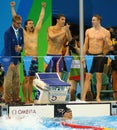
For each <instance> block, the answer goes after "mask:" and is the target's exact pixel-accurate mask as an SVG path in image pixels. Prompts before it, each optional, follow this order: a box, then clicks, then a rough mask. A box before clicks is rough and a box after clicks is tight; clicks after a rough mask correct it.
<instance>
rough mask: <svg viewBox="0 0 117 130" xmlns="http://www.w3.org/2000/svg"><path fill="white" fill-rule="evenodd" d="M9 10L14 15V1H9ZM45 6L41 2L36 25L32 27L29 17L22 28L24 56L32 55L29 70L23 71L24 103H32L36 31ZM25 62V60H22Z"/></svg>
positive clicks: (39, 25) (36, 64)
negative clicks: (27, 71)
mask: <svg viewBox="0 0 117 130" xmlns="http://www.w3.org/2000/svg"><path fill="white" fill-rule="evenodd" d="M10 5H11V11H12V16H15V15H16V12H15V10H14V6H15V2H14V1H13V2H11V3H10ZM45 7H46V3H45V2H42V9H41V12H40V16H39V19H38V21H37V24H36V26H35V27H34V23H33V20H31V19H29V20H26V21H25V27H24V29H23V31H24V51H25V56H28V58H30V57H32V56H33V58H32V61H31V65H30V70H29V73H28V75H26V73H25V78H24V82H23V86H22V87H23V95H24V103H32V102H33V100H32V88H33V85H32V82H33V79H34V76H35V72H37V71H38V61H37V60H38V59H37V56H38V50H37V49H38V48H37V46H38V33H39V30H40V28H41V26H42V22H43V19H44V15H45ZM24 62H25V61H24ZM27 91H28V98H27V95H26V93H27Z"/></svg>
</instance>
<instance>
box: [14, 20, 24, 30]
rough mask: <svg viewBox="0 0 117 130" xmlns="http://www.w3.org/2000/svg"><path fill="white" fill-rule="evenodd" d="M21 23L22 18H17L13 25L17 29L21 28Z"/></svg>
mask: <svg viewBox="0 0 117 130" xmlns="http://www.w3.org/2000/svg"><path fill="white" fill-rule="evenodd" d="M21 24H22V20H15V21H14V22H13V26H14V28H15V29H18V28H20V27H21Z"/></svg>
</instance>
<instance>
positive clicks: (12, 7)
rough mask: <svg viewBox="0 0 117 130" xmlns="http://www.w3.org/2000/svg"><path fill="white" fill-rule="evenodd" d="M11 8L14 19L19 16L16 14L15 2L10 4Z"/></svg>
mask: <svg viewBox="0 0 117 130" xmlns="http://www.w3.org/2000/svg"><path fill="white" fill-rule="evenodd" d="M10 6H11V14H12V17H14V16H15V15H17V14H16V12H15V8H14V6H15V1H12V2H11V3H10Z"/></svg>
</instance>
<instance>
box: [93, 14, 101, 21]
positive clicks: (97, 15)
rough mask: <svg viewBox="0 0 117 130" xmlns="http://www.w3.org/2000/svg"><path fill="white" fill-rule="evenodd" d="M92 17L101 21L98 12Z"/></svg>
mask: <svg viewBox="0 0 117 130" xmlns="http://www.w3.org/2000/svg"><path fill="white" fill-rule="evenodd" d="M93 17H96V18H97V19H98V20H100V22H101V21H102V17H101V16H100V15H99V14H95V15H93Z"/></svg>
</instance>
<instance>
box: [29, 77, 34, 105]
mask: <svg viewBox="0 0 117 130" xmlns="http://www.w3.org/2000/svg"><path fill="white" fill-rule="evenodd" d="M33 79H34V76H30V77H29V85H28V99H29V102H30V103H33V102H34V101H33V99H32V90H33Z"/></svg>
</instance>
